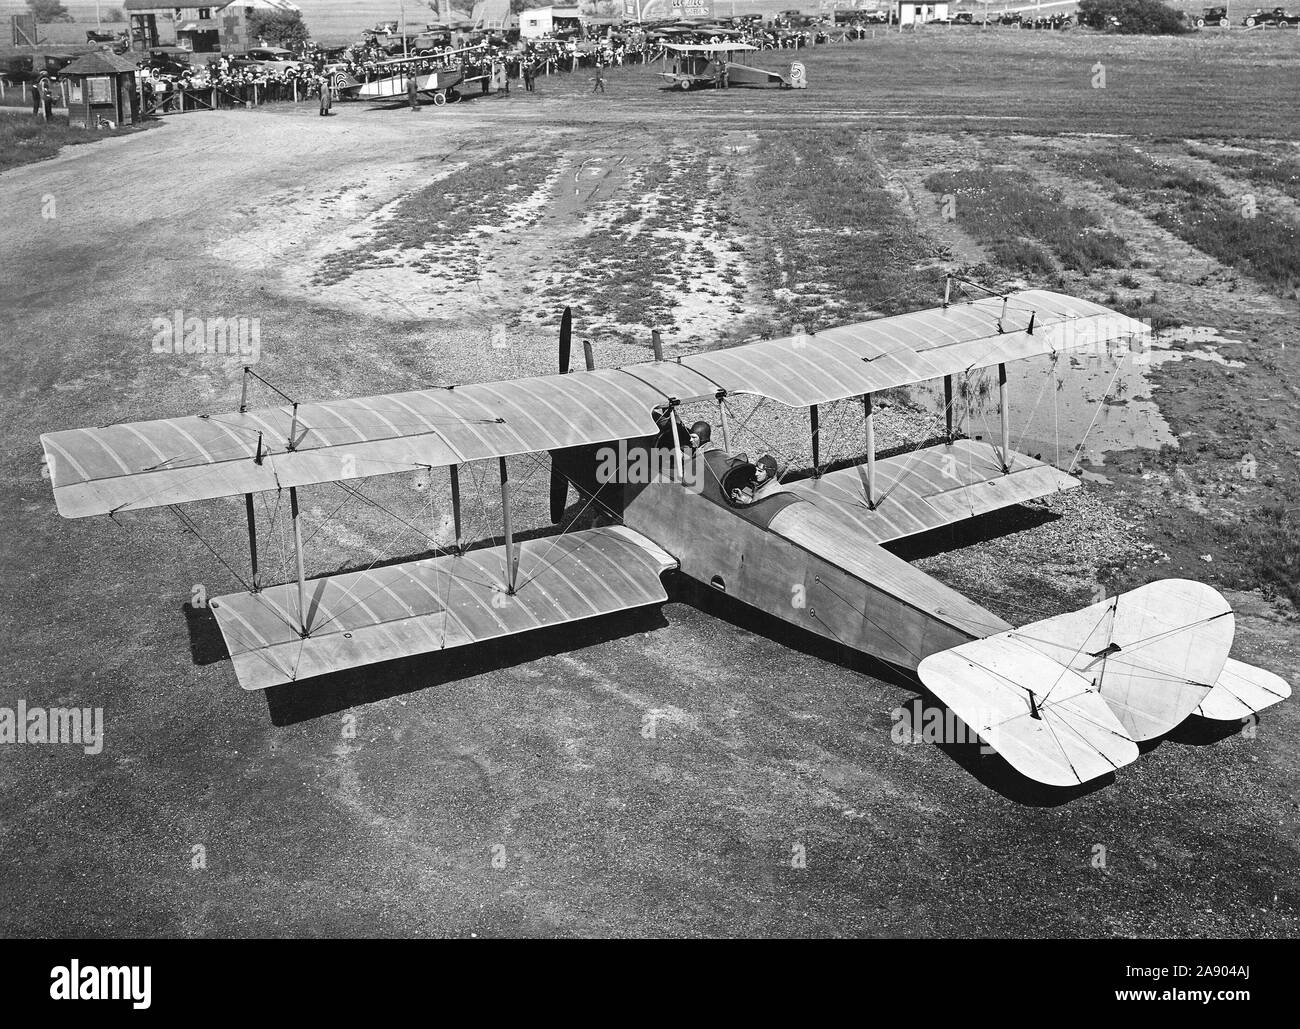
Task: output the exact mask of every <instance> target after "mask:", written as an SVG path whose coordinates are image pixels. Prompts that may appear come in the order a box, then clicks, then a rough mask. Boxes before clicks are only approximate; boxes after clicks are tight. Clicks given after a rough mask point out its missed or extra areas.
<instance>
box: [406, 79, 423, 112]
mask: <svg viewBox="0 0 1300 1029" xmlns="http://www.w3.org/2000/svg"><path fill="white" fill-rule="evenodd" d="M406 102H407V103H408V104H410V105H411V110H412V111H418V110H419V109H420V90H419V84H418V83H417V82H416V81H415V74H414V72H412V71H410V70H408V71H407V74H406Z"/></svg>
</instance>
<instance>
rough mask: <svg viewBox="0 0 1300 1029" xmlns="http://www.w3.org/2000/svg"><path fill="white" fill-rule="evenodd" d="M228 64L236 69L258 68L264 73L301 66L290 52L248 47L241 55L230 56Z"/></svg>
mask: <svg viewBox="0 0 1300 1029" xmlns="http://www.w3.org/2000/svg"><path fill="white" fill-rule="evenodd" d="M230 63H231V64H233V65H234V66H235V67H236V68H260V69H262V70H264V71H284V70H285V69H288V68H298V67H300V66H301V65H302V64H303V62H302V61H300V60H298V58H297V57H295V56H294V55H293V51H292V50H285V49H284V48H282V47H278V46H255V47H250V48H249V49H248V50H245V51H243V52H242V53H237V54H231V55H230Z"/></svg>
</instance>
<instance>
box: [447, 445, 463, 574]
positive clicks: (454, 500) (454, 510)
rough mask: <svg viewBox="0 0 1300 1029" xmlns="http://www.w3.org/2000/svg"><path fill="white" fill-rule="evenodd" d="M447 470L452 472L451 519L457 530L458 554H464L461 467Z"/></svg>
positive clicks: (451, 467)
mask: <svg viewBox="0 0 1300 1029" xmlns="http://www.w3.org/2000/svg"><path fill="white" fill-rule="evenodd" d="M447 470H448V471H449V472H451V519H452V523H453V524H454V525H455V528H456V553H457V554H463V553H464V552H465V547H464V544H463V543H462V542H461V538H462V537H461V527H460V465H458V464H453V465H449V466H448V468H447Z"/></svg>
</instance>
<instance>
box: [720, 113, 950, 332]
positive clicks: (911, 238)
mask: <svg viewBox="0 0 1300 1029" xmlns="http://www.w3.org/2000/svg"><path fill="white" fill-rule="evenodd" d="M752 157H753V164H754V168H753V174H752V176H751V177H749V178H748V179H747V180H746V181H745V202H744V208H745V210H746V211H747V212H748V213H749V215H750V217H752V218H753V221H754V225H755V229H754V232H753V235H754V236H755V237H756V238H759V239H762V240H763V241H764V242H763V243H762V244H761V246H760V247H759V248H758V252H757V253H755V254H754V263H755V264H756V265H757V266H758V268H759V270H760V275H761V276H762V283H763V287H764V291H765V293H766V294H767V295H768V296H770V297H771V298H772V302H773V306H774V308H775V310H776V312H777V316H778V318H779V319H780V320H781V321H782V322H783V323H785V324H786V325H787V326H789V325H793V324H794V323H801V324H803V325H805V326H807V327H809V328H815V327H817V326H820V325H831V324H837V323H842V322H846V321H854V320H856V319H860V318H862V317H865V316H866V315H868V314H870V313H873V312H874V313H884V314H896V313H900V312H903V311H909V310H913V309H915V308H916V307H919V306H926V305H928V304H930V303H933V300H934V298H933V297H918V295H917V294H918V290H917V287H916V271H915V269H916V266H917V265H920V264H923V263H925V262H926V261H927V259H928V258H929V256H930V255H929V254H927V252H926V249H925V247H924V245H923V244H922V241H921V239H920V237H919V236H918V235H917V234H916V230H915V228H914V227H913V225H912V223H911V221H910V219H908V218H906V217H905V216H904V215H903V214H902V212H901V210H900V208H899V205H898V203H897V201H896V199H895V197H894V196H893V194H891V193H890V191H889V190H888V189H887V188H886V186H885V182H884V178H883V176H882V175H881V173H880V170H879V168H878V167H877V165H876V162H875V160H874V159H873V157H872V155H871V153H870V151H869V150H868V149H867V147H866V145H865V144H864V142H863V138H862V136H861V135H860V134H859V133H857V132H855V131H851V130H848V129H831V130H828V129H825V128H821V129H797V130H794V131H790V132H783V133H780V134H777V133H772V134H767V135H765V136H764V138H763V140H762V141H761V143H760V144H759V145H758V146H756V147H755V148H754V151H753V154H752ZM936 281H937V279H936Z"/></svg>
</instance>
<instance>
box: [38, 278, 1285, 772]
mask: <svg viewBox="0 0 1300 1029" xmlns="http://www.w3.org/2000/svg"><path fill="white" fill-rule="evenodd" d="M1146 331H1147V329H1146V327H1145V326H1144V325H1143V324H1142V323H1140V322H1138V321H1135V320H1133V319H1131V318H1128V317H1125V316H1123V315H1120V314H1117V313H1115V312H1113V311H1110V310H1107V309H1106V308H1104V307H1101V306H1099V305H1097V304H1094V303H1090V302H1087V301H1083V300H1078V299H1074V298H1071V297H1067V296H1063V295H1060V294H1056V293H1051V292H1046V291H1041V290H1027V291H1022V292H1016V293H1010V294H1005V295H991V296H988V297H983V298H981V299H977V300H974V301H965V302H962V303H951V304H950V303H947V302H945V303H944V305H943V306H942V307H940V308H935V309H932V310H926V311H919V312H914V313H911V314H905V315H899V316H895V317H888V318H881V319H877V320H875V321H870V322H865V323H861V324H857V325H849V326H844V327H840V328H835V329H828V330H824V331H820V332H817V333H815V334H800V335H797V336H791V337H786V338H780V339H770V340H764V341H760V342H756V343H751V344H746V345H741V346H736V347H733V348H730V349H723V350H714V351H709V352H704V353H697V354H691V355H688V356H683V357H681V358H678V359H676V360H672V361H668V360H664V358H663V355H662V348H661V346H660V344H659V342H658V335H657V334H656V335H655V344H654V345H655V354H654V359H653V360H651V361H647V362H643V363H639V364H634V365H629V366H625V367H622V368H612V369H598V368H597V367H596V366H595V357H594V353H593V351H592V349H591V347H590V345H589V344H588V345H586V346H585V347H584V358H585V364H586V367H585V369H583V370H580V371H573V372H571V371H570V370H569V359H570V358H569V353H570V344H571V334H572V329H571V320H570V317H569V315H568V312H567V311H566V313H565V317H564V319H563V321H562V325H561V342H560V369H559V372H560V373H559V374H556V375H544V376H534V377H530V378H522V379H516V380H511V381H502V382H490V383H477V384H466V385H457V386H447V387H436V388H428V389H419V390H414V391H409V392H403V393H396V394H390V395H386V396H377V397H368V398H361V399H350V400H338V401H329V402H324V403H312V404H299V403H291V404H287V405H283V406H278V407H268V408H258V409H250V408H249V405H248V403H247V399H248V398H247V389H248V385H249V380H250V378H256V376H255V375H254V373H252V372H251V370H250V369H247V368H246V369H245V376H244V384H245V394H244V397H243V398H242V400H241V404H240V407H239V410H238V411H237V412H227V413H220V412H217V413H211V414H205V415H197V416H189V417H181V418H169V419H163V420H157V421H147V422H137V423H126V424H113V425H109V426H105V427H102V428H86V429H74V430H68V431H60V432H51V433H47V434H45V435H43V436H42V437H41V441H42V444H43V446H44V449H45V453H46V458H47V461H48V464H49V467H50V469H51V477H52V482H53V489H54V497H55V502H56V505H57V507H58V510H59V512H60V513H61V514H62V515H63V516H65V517H68V518H81V517H88V516H92V515H109V516H115V515H117V514H119V513H120V512H125V511H134V510H141V509H145V508H154V507H160V506H164V505H180V504H187V503H191V502H194V501H200V500H209V499H214V498H219V497H238V496H241V495H242V496H243V497H244V498H245V506H246V512H247V518H248V531H249V542H250V551H251V564H252V570H253V577H252V584H251V585H252V588H251V589H249V590H247V591H245V592H240V593H235V594H231V595H228V596H223V597H219V598H217V599H216V600H214V601H212V602H211V607H212V610H213V613H214V615H215V617H216V620H217V623H218V624H219V626H220V629H221V632H222V634H223V635H224V637H225V640H226V644H227V648H228V650H229V653H230V656H231V659H232V662H233V665H234V669H235V673H236V675H237V677H238V679H239V682H240V683H241V685H242V686H243V687H244V688H245V689H262V688H266V687H270V686H274V685H277V684H282V683H292V682H299V681H301V680H304V679H308V678H311V677H313V676H319V675H324V674H326V673H330V672H335V671H339V670H342V669H347V668H355V667H360V666H365V665H369V664H372V663H375V662H379V661H386V660H389V659H392V658H398V657H403V656H407V655H414V654H420V653H427V652H437V651H442V650H445V649H448V648H452V647H458V646H463V645H469V644H473V643H481V642H484V641H488V640H493V639H499V638H502V637H506V636H511V635H514V634H518V633H523V632H527V631H530V630H534V629H538V628H542V627H548V626H559V625H564V624H567V623H571V622H574V621H578V620H581V619H586V618H592V617H596V616H599V615H603V614H607V613H611V612H615V611H620V610H627V609H631V608H636V607H640V606H644V605H651V604H657V603H660V602H662V601H664V600H666V599H667V594H666V592H665V590H664V587H663V585H662V582H661V578H660V577H661V575H662V573H664V572H665V571H667V570H670V569H677V570H679V571H680V572H681V573H682V574H684V575H686V576H689V577H690V578H692V579H694V580H697V581H698V582H700V583H703V584H706V585H708V586H710V587H712V588H713V589H716V590H719V591H721V592H723V593H725V594H727V595H728V596H730V597H734V598H735V599H736V600H738V601H740V602H741V603H743V604H745V605H748V606H750V607H752V608H754V609H757V610H759V611H763V612H766V613H767V614H769V615H772V616H774V617H776V618H779V619H781V620H783V621H785V622H787V623H789V624H791V625H794V626H797V627H798V628H800V629H803V630H806V631H808V632H811V633H814V634H816V635H819V636H821V637H824V638H826V639H828V640H832V641H836V642H838V643H840V644H842V645H843V646H845V647H847V648H850V649H851V650H853V651H857V652H861V653H865V654H869V655H872V656H874V657H876V658H878V659H880V660H882V661H885V662H888V663H889V664H891V665H894V666H896V667H898V668H901V669H903V670H905V671H907V672H910V673H913V674H914V676H915V677H916V678H917V679H918V681H919V682H920V683H921V684H923V685H924V686H925V687H926V688H928V689H929V690H930V691H931V692H932V693H934V694H935V695H936V696H937V697H938V698H939V699H940V700H942V701H943V702H944V703H945V704H947V705H948V706H949V708H950V709H951V710H952V711H953V712H954V713H955V714H956V715H957V716H959V717H960V718H961V719H962V720H963V721H964V722H966V724H967V725H968V726H969V727H970V728H971V729H972V730H974V731H975V732H976V733H978V735H979V736H980V737H981V738H983V739H984V740H985V741H986V742H987V743H988V744H990V745H991V746H992V747H994V748H995V749H996V750H997V751H998V752H999V753H1000V754H1001V755H1002V756H1003V757H1004V758H1005V759H1006V760H1007V761H1008V763H1009V764H1010V765H1012V766H1013V767H1014V768H1016V769H1017V770H1018V771H1019V772H1021V773H1022V774H1024V775H1026V776H1028V777H1030V778H1032V779H1035V780H1038V781H1040V782H1043V783H1046V784H1050V785H1058V786H1068V785H1075V784H1078V783H1083V782H1087V781H1089V780H1092V779H1095V778H1097V777H1099V776H1102V775H1105V774H1107V773H1109V772H1112V771H1113V770H1115V769H1116V768H1118V767H1120V766H1122V765H1124V764H1127V763H1129V762H1131V761H1133V760H1135V759H1136V757H1137V755H1138V747H1137V744H1138V743H1140V742H1142V741H1145V740H1149V739H1152V738H1154V737H1156V736H1159V735H1161V734H1163V733H1166V732H1168V731H1169V730H1171V729H1173V728H1174V727H1175V726H1176V725H1178V724H1179V723H1180V722H1182V721H1183V720H1184V719H1185V718H1187V717H1188V716H1189V715H1191V714H1194V713H1195V714H1199V715H1201V716H1203V717H1207V718H1213V719H1228V720H1231V719H1238V718H1245V717H1249V716H1251V715H1253V714H1254V713H1255V712H1257V711H1259V710H1260V709H1262V708H1264V707H1267V706H1269V705H1270V704H1274V703H1277V702H1278V701H1280V700H1282V699H1284V698H1285V697H1286V696H1288V695H1289V694H1290V688H1289V686H1287V684H1286V683H1285V682H1283V681H1282V680H1281V679H1280V678H1278V677H1277V676H1275V675H1273V674H1272V673H1269V672H1266V671H1264V670H1262V669H1258V668H1252V667H1251V666H1249V665H1246V664H1243V663H1241V662H1239V661H1235V660H1233V659H1231V658H1230V657H1229V650H1230V648H1231V645H1232V641H1233V616H1232V612H1231V610H1230V609H1229V607H1228V604H1227V602H1226V601H1225V600H1224V599H1223V597H1221V596H1220V595H1219V594H1218V593H1217V592H1215V591H1214V590H1213V589H1211V588H1210V587H1208V586H1205V585H1202V584H1199V583H1195V582H1190V581H1186V580H1164V581H1157V582H1153V583H1151V584H1149V585H1146V586H1143V587H1140V588H1138V589H1135V590H1132V591H1130V592H1128V593H1125V594H1122V595H1120V596H1117V597H1113V598H1109V599H1107V600H1104V601H1102V602H1100V603H1098V604H1095V605H1093V606H1091V607H1088V608H1084V609H1083V610H1080V611H1076V612H1073V613H1069V614H1065V615H1059V616H1053V617H1048V618H1043V619H1040V620H1038V621H1035V622H1033V623H1031V624H1029V625H1025V626H1021V627H1019V628H1017V627H1015V626H1012V625H1010V624H1008V623H1007V622H1005V621H1003V620H1002V619H1001V618H999V617H998V616H997V615H995V614H993V613H992V612H990V611H988V610H986V609H984V608H983V607H981V606H980V605H978V604H976V603H975V602H973V601H971V600H970V599H968V598H967V597H965V596H963V595H961V594H960V593H957V592H956V591H954V590H952V589H950V588H948V587H947V586H944V585H943V584H942V583H940V582H938V581H936V580H935V579H933V578H931V577H930V576H928V575H926V574H924V573H923V572H921V571H920V570H918V569H916V568H914V567H913V566H912V565H910V564H909V563H908V562H907V561H905V560H903V559H902V558H901V557H898V556H896V555H895V554H893V553H892V552H891V551H890V550H888V549H886V547H885V544H887V543H890V542H892V541H894V540H898V539H902V538H905V537H908V536H913V535H916V534H919V533H922V532H926V531H927V530H931V529H935V528H938V527H940V526H945V525H952V524H955V523H958V522H961V521H963V520H965V519H969V518H972V517H975V516H977V515H979V514H982V513H985V512H988V511H992V510H996V509H999V508H1003V507H1006V506H1009V505H1014V504H1018V503H1021V502H1023V501H1026V500H1030V499H1034V498H1038V497H1043V496H1046V495H1049V494H1052V493H1055V492H1056V491H1058V490H1063V489H1071V488H1074V487H1076V486H1078V485H1080V483H1079V481H1078V480H1077V479H1075V478H1074V477H1073V476H1072V475H1069V474H1067V473H1066V472H1064V471H1061V470H1059V469H1057V468H1054V467H1052V466H1050V465H1048V464H1044V463H1043V462H1042V461H1040V460H1038V459H1036V458H1033V457H1029V456H1027V455H1024V454H1019V453H1016V452H1015V451H1013V450H1012V448H1011V443H1010V440H1011V435H1010V420H1009V419H1010V399H1009V396H1008V387H1007V373H1006V366H1007V363H1008V362H1011V361H1016V360H1020V359H1025V358H1032V357H1036V356H1045V355H1057V354H1062V353H1065V352H1068V351H1070V350H1077V349H1079V348H1084V347H1096V346H1105V345H1109V344H1112V343H1115V342H1116V341H1121V340H1126V339H1129V338H1131V337H1133V336H1135V335H1140V334H1142V333H1145V332H1146ZM993 368H996V369H997V372H998V395H999V409H1000V433H999V434H998V437H997V438H996V439H993V440H991V441H983V440H980V439H974V440H972V439H966V438H961V437H960V436H959V435H958V434H957V433H956V432H954V426H953V414H954V409H955V406H956V403H957V401H956V400H955V399H954V395H953V380H954V377H956V376H961V375H964V374H966V373H969V372H972V371H975V370H979V369H993ZM930 380H942V381H943V383H944V387H945V398H946V403H945V408H946V412H947V433H946V436H945V438H944V439H943V440H942V442H940V443H937V444H935V445H933V446H928V447H922V448H920V449H917V450H913V451H912V452H910V453H906V454H903V455H900V456H896V457H891V458H888V459H881V458H878V457H877V453H876V443H875V418H876V412H877V409H878V400H877V399H876V398H877V397H878V395H879V394H880V393H881V391H883V390H888V389H892V388H895V387H900V386H908V385H913V384H917V383H922V382H926V381H930ZM741 396H750V397H758V398H765V399H766V400H768V401H771V402H773V403H776V404H780V405H785V406H787V407H790V408H801V409H807V411H808V413H809V422H810V425H811V432H812V437H811V443H812V454H813V475H812V476H811V477H810V478H807V479H804V480H802V481H799V482H791V483H786V484H783V485H782V486H781V487H780V488H779V489H776V490H774V491H772V492H770V493H768V494H767V495H766V496H764V497H763V499H761V500H758V501H757V502H754V503H751V504H739V503H737V502H735V500H734V499H733V495H732V488H731V487H732V485H733V484H734V483H736V482H738V481H740V480H743V479H744V478H746V477H747V476H749V475H750V474H752V470H753V464H752V463H751V462H750V461H749V460H748V458H747V457H746V456H745V455H743V454H739V453H734V452H733V451H732V446H731V435H732V431H733V428H734V425H733V422H732V416H731V413H730V411H731V409H730V403H729V401H730V399H731V398H736V397H741ZM840 401H852V402H854V403H860V404H861V411H862V425H863V432H864V438H865V454H866V460H865V462H863V463H861V464H858V465H854V466H852V467H848V468H842V469H839V470H836V471H823V470H822V462H821V456H820V452H819V427H818V426H819V406H821V405H826V404H831V403H835V402H840ZM684 404H697V405H698V404H708V405H716V413H717V424H718V427H719V430H720V432H719V435H720V440H719V442H720V443H721V446H720V447H717V448H716V449H706V448H701V449H700V450H699V451H697V452H692V451H691V450H690V448H689V447H688V446H687V445H686V444H685V441H684V439H683V431H684V430H683V427H682V426H680V425H679V424H678V419H677V413H678V411H680V409H681V408H682V405H684ZM611 448H614V449H615V450H616V451H617V453H618V455H619V461H618V462H616V463H617V464H618V466H619V467H621V468H624V469H626V468H628V467H630V466H631V464H632V463H633V462H632V460H631V459H632V458H633V457H635V456H638V455H639V456H642V457H644V456H647V455H657V456H658V457H659V458H661V459H662V460H660V461H659V462H658V463H655V462H651V463H650V464H651V467H652V469H654V471H653V474H650V475H648V476H632V475H630V474H623V473H621V474H618V475H615V476H612V477H610V476H607V475H606V476H603V477H602V475H601V474H600V469H601V468H602V467H607V464H608V463H607V462H606V461H605V460H604V459H605V458H608V457H609V455H610V452H611ZM541 451H549V452H550V453H551V455H552V458H551V468H552V491H551V504H552V518H553V520H555V521H557V522H559V521H562V520H563V516H564V514H565V509H566V505H567V500H568V494H569V490H570V487H574V488H576V489H577V491H578V494H579V495H580V496H581V497H583V498H585V500H584V507H586V506H589V505H594V508H595V509H596V510H598V511H599V513H600V516H601V517H600V519H599V523H598V524H595V525H593V526H592V527H589V528H577V527H576V521H577V520H576V519H574V520H572V521H571V522H570V524H569V525H568V526H567V527H566V528H565V529H564V531H562V532H560V534H559V535H556V536H550V537H542V538H535V539H529V540H527V541H524V542H516V539H515V535H514V531H513V526H512V522H511V503H510V479H509V474H508V469H507V463H506V459H507V458H510V457H514V456H517V455H525V454H536V453H540V452H541ZM480 461H495V462H496V464H497V471H498V474H499V478H500V490H501V500H502V521H503V524H502V535H503V538H504V543H503V545H499V546H484V547H479V548H475V549H469V548H467V546H466V541H464V540H463V539H462V538H461V537H462V520H461V488H460V483H461V479H460V474H461V471H462V469H464V468H465V466H466V465H468V464H470V463H471V462H480ZM437 467H446V468H448V470H449V478H450V490H451V504H452V509H453V513H454V521H455V545H454V546H453V547H450V548H447V549H446V551H445V552H441V553H435V554H433V555H432V556H429V557H424V558H420V559H418V560H413V561H407V562H404V563H400V564H393V565H388V566H386V567H381V568H376V567H373V566H372V567H370V568H367V569H365V570H362V571H352V572H346V573H343V574H338V575H328V576H322V577H318V578H312V579H308V577H307V575H306V572H305V563H304V555H303V550H304V544H303V540H302V533H301V531H300V508H299V497H298V490H299V489H300V488H302V487H304V486H309V485H312V484H317V483H343V482H346V481H348V480H353V479H359V478H363V477H366V476H379V475H386V474H391V473H394V472H400V471H410V470H414V469H431V468H437ZM266 491H273V492H275V493H276V494H283V493H286V492H287V494H288V502H289V509H290V515H291V518H292V531H293V542H294V559H295V565H296V573H297V574H296V577H295V579H294V580H293V581H289V582H284V583H278V584H273V585H263V584H262V583H261V580H260V573H259V569H258V558H257V540H258V533H257V525H256V520H255V515H254V511H255V508H254V504H253V497H254V495H255V494H258V493H262V492H266Z"/></svg>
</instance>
